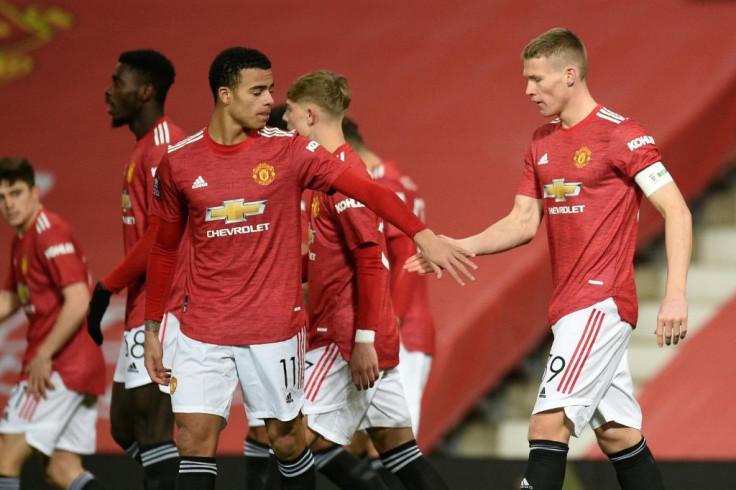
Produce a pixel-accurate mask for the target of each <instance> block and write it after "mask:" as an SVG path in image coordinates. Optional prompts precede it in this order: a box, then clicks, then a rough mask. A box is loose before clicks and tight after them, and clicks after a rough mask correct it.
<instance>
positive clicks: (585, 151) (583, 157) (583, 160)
mask: <svg viewBox="0 0 736 490" xmlns="http://www.w3.org/2000/svg"><path fill="white" fill-rule="evenodd" d="M591 156H593V152H592V151H590V148H588V147H587V146H583V147H582V148H580V149H579V150H578V151H576V152H575V156H574V157H572V159H573V161H574V162H575V166H576V167H577V168H583V167H585V166H586V165H587V164H588V162H590V157H591Z"/></svg>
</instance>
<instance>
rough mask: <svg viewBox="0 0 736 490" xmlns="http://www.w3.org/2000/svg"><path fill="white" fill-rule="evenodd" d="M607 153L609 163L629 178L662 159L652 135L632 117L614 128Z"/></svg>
mask: <svg viewBox="0 0 736 490" xmlns="http://www.w3.org/2000/svg"><path fill="white" fill-rule="evenodd" d="M608 154H609V157H610V159H611V160H610V161H611V165H613V167H614V168H615V169H616V170H618V171H619V172H621V173H622V174H623V175H625V176H626V177H628V178H629V179H631V180H633V179H634V177H636V174H638V173H639V172H641V171H642V170H644V169H645V168H647V167H648V166H650V165H652V164H653V163H657V162H659V161H662V155H661V154H660V153H659V149H657V146H656V143H655V141H654V137H652V136H651V135H650V134H649V133H648V132H647V131H646V130H645V129H644V128H642V127H641V125H639V123H637V122H636V121H634V120H632V119H627V120H626V121H624V122H622V123H621V124H620V125H619V126H618V127H617V128H616V129H615V130H614V132H613V134H612V135H611V140H610V142H609V147H608Z"/></svg>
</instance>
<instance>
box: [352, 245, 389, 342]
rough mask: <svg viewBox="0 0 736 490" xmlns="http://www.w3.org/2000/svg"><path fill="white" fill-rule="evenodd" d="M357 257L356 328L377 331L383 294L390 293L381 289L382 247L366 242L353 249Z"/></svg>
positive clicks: (354, 255) (355, 257)
mask: <svg viewBox="0 0 736 490" xmlns="http://www.w3.org/2000/svg"><path fill="white" fill-rule="evenodd" d="M353 258H354V259H355V273H356V276H357V277H356V282H357V296H358V305H357V314H356V325H355V327H356V329H359V330H370V331H374V332H375V331H376V330H378V328H379V323H380V311H381V308H380V303H379V301H378V299H379V298H381V294H388V292H387V291H383V292H382V291H381V286H380V277H381V272H382V271H381V269H382V268H383V265H382V264H381V249H380V247H379V246H378V245H377V244H375V243H369V244H364V246H362V247H360V248H358V249H356V250H354V251H353Z"/></svg>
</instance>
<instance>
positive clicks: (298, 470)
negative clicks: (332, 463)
mask: <svg viewBox="0 0 736 490" xmlns="http://www.w3.org/2000/svg"><path fill="white" fill-rule="evenodd" d="M276 463H277V464H278V467H279V473H281V488H283V489H284V490H289V489H294V490H301V489H313V488H315V487H316V485H317V476H316V474H315V472H314V458H313V456H312V451H310V450H309V448H308V447H305V448H304V451H302V453H301V454H300V455H299V456H297V457H296V459H293V460H291V461H282V460H280V459H279V458H278V457H277V458H276Z"/></svg>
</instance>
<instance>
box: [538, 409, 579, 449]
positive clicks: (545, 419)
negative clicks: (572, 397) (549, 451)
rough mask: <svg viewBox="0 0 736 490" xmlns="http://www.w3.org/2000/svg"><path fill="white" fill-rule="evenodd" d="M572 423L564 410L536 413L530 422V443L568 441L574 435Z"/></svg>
mask: <svg viewBox="0 0 736 490" xmlns="http://www.w3.org/2000/svg"><path fill="white" fill-rule="evenodd" d="M572 430H573V425H572V421H571V420H570V419H568V418H567V417H566V416H565V411H564V410H563V409H562V408H558V409H554V410H548V411H546V412H540V413H535V414H533V415H532V416H531V418H530V420H529V432H528V434H527V437H528V439H529V440H530V441H534V440H551V441H565V442H566V441H567V440H568V439H569V438H570V434H571V433H572Z"/></svg>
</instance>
